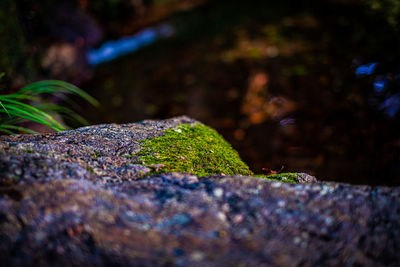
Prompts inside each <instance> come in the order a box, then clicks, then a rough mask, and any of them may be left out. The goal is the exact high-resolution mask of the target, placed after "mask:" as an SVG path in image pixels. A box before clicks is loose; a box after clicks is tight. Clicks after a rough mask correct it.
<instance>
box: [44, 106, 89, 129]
mask: <svg viewBox="0 0 400 267" xmlns="http://www.w3.org/2000/svg"><path fill="white" fill-rule="evenodd" d="M38 108H40V109H41V110H43V111H47V112H49V111H54V112H57V113H60V114H62V115H64V116H66V117H67V118H69V119H72V120H74V121H76V122H78V123H80V124H82V125H88V124H89V122H88V121H87V120H86V119H84V118H83V117H82V116H80V115H79V114H78V113H76V112H75V111H73V110H71V109H70V108H67V107H64V106H58V105H55V104H41V105H39V106H38Z"/></svg>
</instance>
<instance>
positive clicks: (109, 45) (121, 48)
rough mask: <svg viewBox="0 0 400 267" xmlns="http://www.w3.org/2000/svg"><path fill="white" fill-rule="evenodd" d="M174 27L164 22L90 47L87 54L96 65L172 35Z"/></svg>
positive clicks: (88, 58)
mask: <svg viewBox="0 0 400 267" xmlns="http://www.w3.org/2000/svg"><path fill="white" fill-rule="evenodd" d="M173 34H174V28H173V27H172V26H171V25H168V24H163V25H161V26H158V27H154V28H147V29H145V30H142V31H140V32H139V33H137V34H135V35H133V36H128V37H124V38H121V39H119V40H116V41H108V42H105V43H104V44H103V45H102V46H101V47H100V48H98V49H94V48H92V49H90V50H89V51H88V53H87V55H86V57H87V61H88V63H89V64H90V65H92V66H95V65H98V64H101V63H105V62H108V61H111V60H113V59H116V58H118V57H120V56H123V55H126V54H129V53H132V52H134V51H137V50H138V49H140V48H142V47H144V46H146V45H150V44H152V43H154V42H155V41H156V40H158V39H160V38H166V37H171V36H172V35H173Z"/></svg>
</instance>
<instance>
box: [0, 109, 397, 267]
mask: <svg viewBox="0 0 400 267" xmlns="http://www.w3.org/2000/svg"><path fill="white" fill-rule="evenodd" d="M182 123H183V124H193V123H196V121H194V120H192V119H190V118H187V117H179V118H173V119H170V120H164V121H143V122H140V123H136V124H125V125H113V124H110V125H98V126H89V127H84V128H79V129H76V130H72V131H66V132H61V133H57V134H48V135H16V136H2V137H0V262H1V265H4V266H27V265H32V264H33V263H34V264H35V266H62V265H65V266H71V265H74V266H158V265H162V266H163V265H172V266H264V265H268V266H297V265H303V266H324V265H327V266H349V265H360V266H398V265H399V264H400V254H399V253H398V251H399V247H400V188H399V187H394V188H389V187H371V186H354V185H348V184H337V183H323V182H316V181H315V180H314V179H313V177H312V176H311V177H312V178H310V177H308V175H306V174H298V175H300V176H301V179H303V180H304V181H303V182H305V184H291V183H283V182H276V181H269V180H266V179H263V178H255V177H249V176H240V175H233V176H229V175H226V176H223V175H218V176H207V177H197V176H195V175H193V174H190V173H179V172H174V173H159V174H155V173H154V172H153V171H154V170H153V169H152V168H150V167H147V166H144V165H143V164H141V163H140V162H139V161H138V160H137V159H136V158H135V157H132V154H134V152H135V151H138V150H140V142H138V141H139V140H143V139H146V138H152V137H158V136H162V134H163V131H164V130H165V129H171V128H174V127H176V126H177V125H179V124H182ZM299 180H300V178H299Z"/></svg>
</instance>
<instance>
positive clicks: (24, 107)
mask: <svg viewBox="0 0 400 267" xmlns="http://www.w3.org/2000/svg"><path fill="white" fill-rule="evenodd" d="M4 102H9V103H12V104H14V105H16V106H14V107H15V108H18V109H19V110H20V111H21V110H23V111H28V112H29V111H30V112H32V113H33V114H32V115H36V116H38V115H39V116H38V117H42V118H44V119H45V120H47V121H49V122H50V123H52V124H53V125H55V126H57V127H60V128H63V127H62V126H61V124H59V123H58V122H57V121H56V120H55V119H54V118H53V117H52V116H50V115H49V114H47V113H46V112H44V111H41V110H40V109H37V108H35V107H33V106H31V105H28V104H25V103H22V102H20V101H16V100H13V99H5V100H4ZM5 104H6V103H4V105H5ZM17 106H19V107H17Z"/></svg>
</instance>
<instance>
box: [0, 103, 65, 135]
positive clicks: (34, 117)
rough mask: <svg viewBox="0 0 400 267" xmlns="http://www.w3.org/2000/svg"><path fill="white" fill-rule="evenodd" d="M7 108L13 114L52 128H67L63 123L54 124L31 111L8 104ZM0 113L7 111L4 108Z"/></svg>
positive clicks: (58, 129)
mask: <svg viewBox="0 0 400 267" xmlns="http://www.w3.org/2000/svg"><path fill="white" fill-rule="evenodd" d="M7 108H8V109H9V113H10V115H12V116H16V117H20V118H23V119H27V120H30V121H34V122H37V123H40V124H44V125H47V126H49V127H51V128H53V129H54V130H56V131H62V130H65V129H64V127H62V126H61V125H54V124H51V123H49V122H48V121H46V120H44V119H43V118H41V117H40V116H37V115H34V114H30V113H29V112H26V111H25V110H21V109H19V108H16V107H14V106H7ZM0 113H6V112H5V111H4V110H0Z"/></svg>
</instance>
